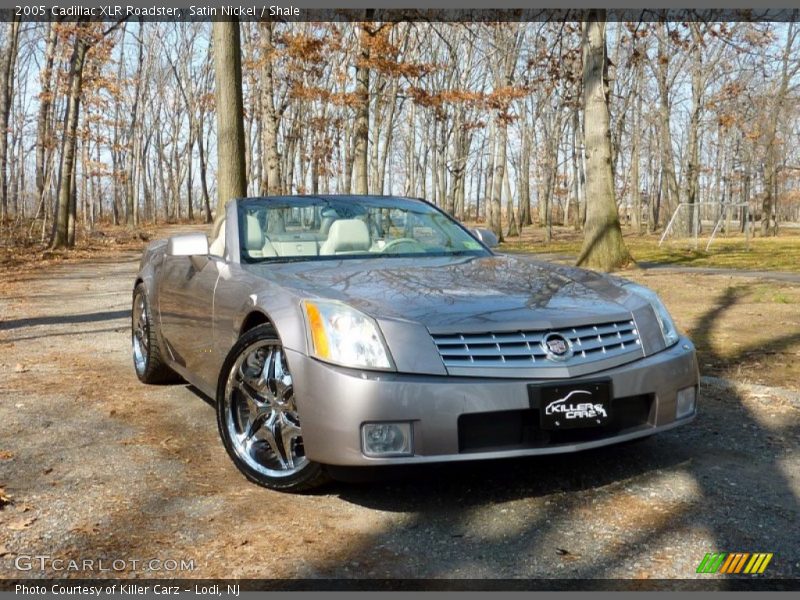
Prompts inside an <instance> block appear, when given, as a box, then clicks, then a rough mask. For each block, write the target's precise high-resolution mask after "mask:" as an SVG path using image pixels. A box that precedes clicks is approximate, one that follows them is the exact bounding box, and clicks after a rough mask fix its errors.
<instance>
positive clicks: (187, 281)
mask: <svg viewBox="0 0 800 600" xmlns="http://www.w3.org/2000/svg"><path fill="white" fill-rule="evenodd" d="M224 264H225V261H224V259H223V258H221V257H218V256H208V257H188V256H166V257H165V259H164V264H163V266H162V269H163V271H162V272H163V275H162V280H161V286H160V290H159V307H158V308H159V315H160V321H161V333H162V337H163V338H164V340H165V342H166V344H167V348H168V351H169V352H170V354H171V356H172V357H173V359H174V360H175V362H177V363H178V364H179V365H180V366H181V367H184V369H185V370H186V371H187V372H188V373H187V374H185V375H186V377H187V379H189V380H190V381H191V380H193V379H200V380H202V381H203V382H206V383H209V382H212V383H213V382H214V381H215V380H216V373H207V372H205V371H207V369H205V368H204V366H205V365H207V363H208V358H209V355H210V353H211V350H212V343H213V311H214V287H215V286H216V284H217V279H219V273H220V267H221V266H223V265H224Z"/></svg>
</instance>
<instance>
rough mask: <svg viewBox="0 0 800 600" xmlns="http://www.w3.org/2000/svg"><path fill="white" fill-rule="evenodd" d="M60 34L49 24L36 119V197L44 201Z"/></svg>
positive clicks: (50, 153)
mask: <svg viewBox="0 0 800 600" xmlns="http://www.w3.org/2000/svg"><path fill="white" fill-rule="evenodd" d="M57 40H58V36H57V34H56V29H55V27H53V24H52V23H50V24H48V30H47V45H46V46H45V51H44V63H43V64H42V70H41V73H40V75H39V82H40V86H41V92H40V93H39V115H38V117H37V119H36V198H37V201H38V202H44V197H45V193H46V185H47V184H46V181H45V180H49V179H50V178H49V177H48V176H47V172H48V171H49V169H48V163H49V162H50V160H48V159H49V157H50V156H51V155H52V152H53V151H52V148H51V144H52V141H51V140H50V110H51V107H52V106H53V100H54V98H53V95H54V91H53V89H52V87H51V82H52V73H53V60H54V58H55V54H56V43H57Z"/></svg>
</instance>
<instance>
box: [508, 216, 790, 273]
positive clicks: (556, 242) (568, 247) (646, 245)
mask: <svg viewBox="0 0 800 600" xmlns="http://www.w3.org/2000/svg"><path fill="white" fill-rule="evenodd" d="M659 237H660V236H658V235H654V234H651V235H637V234H635V233H632V232H630V231H627V232H624V238H625V243H626V244H627V246H628V249H629V250H630V253H631V255H632V256H633V258H634V260H635V261H636V262H638V263H645V264H646V263H658V264H667V265H676V266H687V267H709V268H724V269H742V270H747V271H761V270H764V271H791V272H800V229H790V228H784V230H783V231H781V233H780V235H779V236H778V237H766V238H762V237H757V238H754V239H750V241H749V249H748V248H747V246H746V242H745V239H744V236H741V235H736V236H730V237H725V238H716V239H715V240H714V242H713V243H712V244H711V248H710V249H709V251H708V252H706V251H705V245H706V243H707V241H708V239H707V238H706V239H700V240H699V241H698V249H694V248H692V247H691V246H692V244H693V242H692V240H672V241H665V242H664V244H662V245H661V246H660V247H659V246H658V241H659ZM582 243H583V238H582V234H581V233H580V232H575V231H574V230H572V229H570V228H566V227H560V228H554V230H553V239H552V241H551V242H550V243H549V244H545V243H544V233H543V230H542V229H541V228H539V227H528V228H526V229H525V230H524V231H523V233H522V235H521V236H519V237H513V238H507V239H506V241H505V242H504V243H503V244H502V245H501V246H500V250H501V251H503V252H510V253H515V252H529V253H535V254H543V253H544V254H562V255H565V256H568V257H576V256H577V255H578V253H579V252H580V249H581V245H582Z"/></svg>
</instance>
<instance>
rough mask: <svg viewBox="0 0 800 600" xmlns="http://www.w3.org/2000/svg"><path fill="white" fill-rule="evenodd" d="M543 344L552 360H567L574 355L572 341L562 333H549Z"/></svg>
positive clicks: (543, 339)
mask: <svg viewBox="0 0 800 600" xmlns="http://www.w3.org/2000/svg"><path fill="white" fill-rule="evenodd" d="M541 345H542V350H544V353H545V355H546V356H547V358H549V359H550V360H555V361H565V360H568V359H569V358H571V357H572V342H570V341H569V340H568V339H567V338H566V337H564V336H563V335H561V334H560V333H548V334H547V335H546V336H544V337H543V338H542V344H541Z"/></svg>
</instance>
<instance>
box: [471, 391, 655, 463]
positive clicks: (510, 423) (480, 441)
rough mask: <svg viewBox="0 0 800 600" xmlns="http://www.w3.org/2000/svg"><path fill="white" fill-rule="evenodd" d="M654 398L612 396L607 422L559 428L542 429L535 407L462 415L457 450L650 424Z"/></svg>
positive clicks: (582, 437) (589, 436)
mask: <svg viewBox="0 0 800 600" xmlns="http://www.w3.org/2000/svg"><path fill="white" fill-rule="evenodd" d="M653 399H654V396H653V394H642V395H639V396H628V397H625V398H614V400H612V401H611V406H612V409H611V411H612V412H611V421H610V422H609V423H608V424H607V425H605V426H603V427H587V428H585V429H564V430H561V431H552V430H545V429H541V428H540V426H539V409H538V408H529V409H523V410H506V411H498V412H487V413H468V414H463V415H461V416H459V418H458V450H459V452H461V453H470V452H491V451H503V450H524V449H529V448H545V447H548V446H559V445H563V444H579V443H581V442H591V441H594V440H600V439H603V438H609V437H613V436H615V435H620V434H622V433H627V432H630V431H636V430H638V429H642V428H646V427H652V426H653V425H654V423H655V416H654V412H653Z"/></svg>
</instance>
